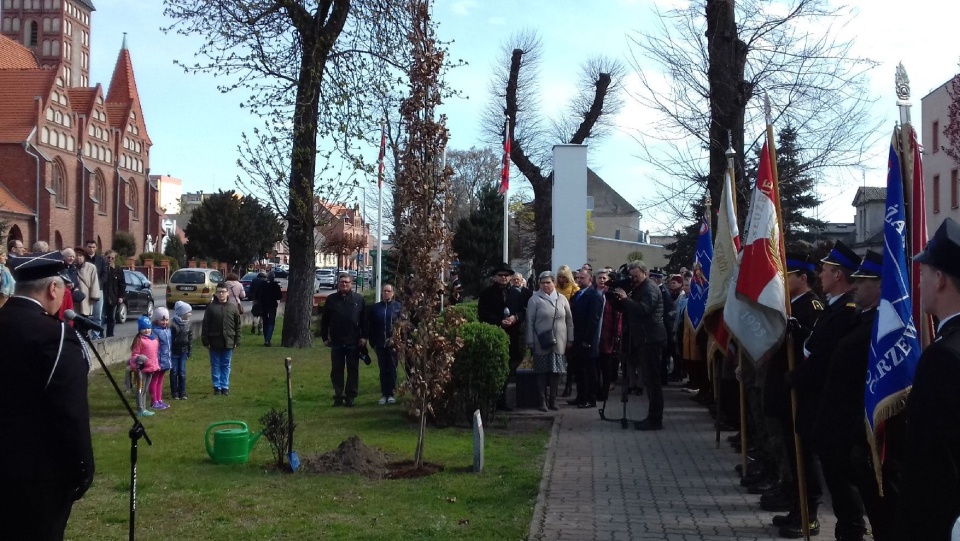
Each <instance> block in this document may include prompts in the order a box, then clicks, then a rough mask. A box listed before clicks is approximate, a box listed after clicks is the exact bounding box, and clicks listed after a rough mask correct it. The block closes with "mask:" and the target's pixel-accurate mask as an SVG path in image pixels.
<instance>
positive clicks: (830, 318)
mask: <svg viewBox="0 0 960 541" xmlns="http://www.w3.org/2000/svg"><path fill="white" fill-rule="evenodd" d="M820 262H821V263H822V265H821V267H820V283H821V285H822V286H823V292H824V294H825V295H826V296H827V303H826V306H825V310H824V313H823V315H822V316H820V319H819V320H818V321H817V324H816V326H814V328H813V331H812V332H811V333H810V337H809V338H807V340H806V342H805V343H804V346H803V353H804V360H803V361H802V362H799V363H798V364H797V366H796V368H794V370H793V372H792V373H791V374H788V379H789V382H790V384H791V385H792V386H793V387H795V388H796V389H797V419H796V431H797V434H799V435H800V441H801V443H802V444H803V453H804V455H805V456H804V461H805V462H804V463H805V464H810V465H811V466H812V467H811V468H810V470H808V471H806V472H805V473H806V480H807V501H808V506H807V509H808V510H809V516H810V533H811V535H813V533H814V532H817V533H819V532H820V522H819V521H818V520H817V510H818V507H819V505H820V501H819V497H820V496H821V495H822V494H823V489H822V488H821V486H820V482H819V471H818V470H819V469H820V468H819V464H818V463H817V461H815V460H812V456H806V455H813V454H814V452H815V449H816V446H815V441H816V440H815V432H814V430H813V423H814V419H815V418H816V415H817V411H819V409H820V396H821V393H822V392H823V386H824V384H825V383H826V381H827V367H828V366H829V363H830V356H831V355H832V354H833V350H834V348H836V346H837V343H838V342H840V339H841V338H843V337H845V336H846V335H847V333H849V332H850V329H852V328H853V327H854V326H855V325H856V324H857V319H858V318H857V305H856V303H855V302H854V300H853V277H852V274H853V273H854V272H856V271H857V269H859V268H860V256H858V255H857V254H856V253H854V251H853V250H851V249H850V248H848V247H847V246H846V245H844V244H843V243H842V242H840V241H837V243H836V244H835V245H834V247H833V249H832V250H830V253H829V254H828V255H827V257H825V258H823V259H821V260H820ZM865 379H866V377H864V380H865ZM801 526H802V525H801V524H800V522H799V521H796V522H795V523H794V524H791V525H787V526H784V527H782V528H781V529H780V534H781V536H783V537H788V538H800V537H803V532H802V528H801ZM837 538H838V539H842V538H841V537H840V536H839V535H838V536H837Z"/></svg>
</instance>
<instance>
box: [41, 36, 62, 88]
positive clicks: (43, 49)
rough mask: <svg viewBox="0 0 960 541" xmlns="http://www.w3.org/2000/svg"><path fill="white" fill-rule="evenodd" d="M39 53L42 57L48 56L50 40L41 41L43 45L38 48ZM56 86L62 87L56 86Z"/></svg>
mask: <svg viewBox="0 0 960 541" xmlns="http://www.w3.org/2000/svg"><path fill="white" fill-rule="evenodd" d="M40 52H41V54H42V55H43V56H50V40H47V39H45V40H43V45H42V46H41V47H40ZM57 86H63V85H62V84H58V85H57Z"/></svg>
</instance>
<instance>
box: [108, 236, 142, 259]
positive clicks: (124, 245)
mask: <svg viewBox="0 0 960 541" xmlns="http://www.w3.org/2000/svg"><path fill="white" fill-rule="evenodd" d="M113 249H114V250H116V252H117V254H118V255H119V256H120V259H126V258H128V257H133V256H134V255H136V254H137V241H136V239H134V238H133V235H132V234H131V233H130V232H129V231H117V232H116V233H114V234H113ZM118 263H119V262H118Z"/></svg>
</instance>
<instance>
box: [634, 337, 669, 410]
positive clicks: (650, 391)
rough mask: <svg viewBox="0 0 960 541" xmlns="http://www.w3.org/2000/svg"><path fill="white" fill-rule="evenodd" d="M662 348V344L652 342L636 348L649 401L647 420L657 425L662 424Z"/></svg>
mask: <svg viewBox="0 0 960 541" xmlns="http://www.w3.org/2000/svg"><path fill="white" fill-rule="evenodd" d="M663 346H664V344H663V343H662V342H654V343H652V344H644V345H642V346H640V347H639V348H638V350H639V355H640V368H641V372H642V374H641V378H642V381H643V386H644V387H646V390H647V398H648V399H649V400H650V409H649V410H648V411H647V419H650V420H651V421H653V422H657V423H659V422H663V385H661V378H662V377H663V372H662V371H661V370H662V367H663Z"/></svg>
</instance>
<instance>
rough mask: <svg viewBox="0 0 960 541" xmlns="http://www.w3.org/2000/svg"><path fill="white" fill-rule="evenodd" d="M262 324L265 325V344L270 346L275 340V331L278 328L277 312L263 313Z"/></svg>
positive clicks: (266, 311)
mask: <svg viewBox="0 0 960 541" xmlns="http://www.w3.org/2000/svg"><path fill="white" fill-rule="evenodd" d="M261 314H262V315H261V316H260V317H261V320H260V321H261V323H262V324H263V343H264V344H269V343H270V342H271V341H272V340H273V329H274V328H275V327H276V326H277V311H276V310H275V309H274V310H264V311H263V312H261Z"/></svg>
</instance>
